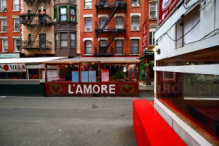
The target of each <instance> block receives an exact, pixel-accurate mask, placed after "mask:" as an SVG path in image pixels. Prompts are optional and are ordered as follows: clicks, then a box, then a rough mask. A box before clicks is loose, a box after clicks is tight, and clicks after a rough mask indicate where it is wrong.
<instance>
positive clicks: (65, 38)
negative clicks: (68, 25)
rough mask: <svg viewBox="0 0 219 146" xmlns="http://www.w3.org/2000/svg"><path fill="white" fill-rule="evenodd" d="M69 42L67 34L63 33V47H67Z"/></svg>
mask: <svg viewBox="0 0 219 146" xmlns="http://www.w3.org/2000/svg"><path fill="white" fill-rule="evenodd" d="M67 46H68V40H67V33H61V47H67Z"/></svg>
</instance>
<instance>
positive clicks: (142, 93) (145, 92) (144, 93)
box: [139, 82, 154, 100]
mask: <svg viewBox="0 0 219 146" xmlns="http://www.w3.org/2000/svg"><path fill="white" fill-rule="evenodd" d="M139 97H143V98H145V97H146V98H150V99H151V100H152V99H153V98H154V84H153V82H152V83H151V85H145V84H143V83H141V82H139Z"/></svg>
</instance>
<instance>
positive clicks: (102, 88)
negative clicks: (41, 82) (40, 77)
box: [45, 82, 139, 96]
mask: <svg viewBox="0 0 219 146" xmlns="http://www.w3.org/2000/svg"><path fill="white" fill-rule="evenodd" d="M95 94H98V95H104V96H106V95H113V96H115V95H116V96H138V95H139V84H138V82H125V83H124V82H117V83H113V82H107V83H102V82H96V83H66V82H56V83H51V82H47V83H45V95H46V96H80V95H95Z"/></svg>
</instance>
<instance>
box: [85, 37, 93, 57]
mask: <svg viewBox="0 0 219 146" xmlns="http://www.w3.org/2000/svg"><path fill="white" fill-rule="evenodd" d="M85 54H92V42H91V41H90V40H87V41H85Z"/></svg>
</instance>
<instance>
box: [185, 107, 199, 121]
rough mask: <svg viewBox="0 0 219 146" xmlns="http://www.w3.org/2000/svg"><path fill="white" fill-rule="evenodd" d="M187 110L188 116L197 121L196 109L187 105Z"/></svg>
mask: <svg viewBox="0 0 219 146" xmlns="http://www.w3.org/2000/svg"><path fill="white" fill-rule="evenodd" d="M188 109H189V114H190V116H192V117H193V118H195V119H196V120H199V119H198V113H197V111H196V109H195V108H194V107H193V106H191V105H188Z"/></svg>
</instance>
